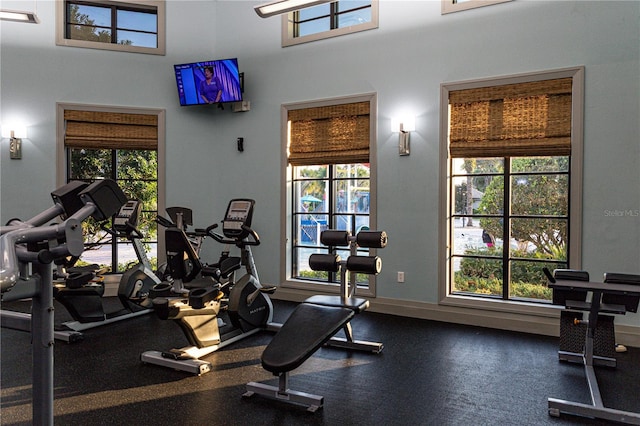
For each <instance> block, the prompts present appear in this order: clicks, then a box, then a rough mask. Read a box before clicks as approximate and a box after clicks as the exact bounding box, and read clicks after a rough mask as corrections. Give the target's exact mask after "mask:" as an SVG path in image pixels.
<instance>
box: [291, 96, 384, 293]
mask: <svg viewBox="0 0 640 426" xmlns="http://www.w3.org/2000/svg"><path fill="white" fill-rule="evenodd" d="M356 102H369V105H370V109H369V135H370V142H369V164H370V167H371V168H370V173H369V188H370V192H369V194H370V195H369V196H370V199H369V226H370V228H371V229H377V228H376V226H377V223H378V220H377V215H378V214H377V210H378V208H377V207H378V194H377V192H378V191H377V179H376V178H377V169H378V168H377V154H376V146H377V128H378V124H377V117H378V101H377V95H376V94H375V93H367V94H363V95H354V96H345V97H340V98H331V99H322V100H316V101H308V102H296V103H289V104H283V105H282V107H281V108H280V135H281V149H280V151H281V164H282V170H283V172H284V173H283V177H282V184H281V188H280V206H281V207H280V208H281V211H282V212H284V214H281V215H280V217H281V220H280V229H281V230H282V231H283V232H281V234H284V235H285V238H282V239H281V242H280V259H281V261H280V282H281V283H282V284H281V285H282V287H284V288H291V289H296V290H302V291H305V292H307V291H308V292H311V293H313V294H318V293H335V294H338V293H339V292H340V285H339V284H315V283H313V282H310V281H304V280H297V279H295V278H292V277H291V262H292V257H293V256H292V253H291V244H289V242H290V241H291V239H292V237H293V236H292V235H291V228H292V223H291V221H292V215H291V211H290V210H289V206H291V203H292V200H291V193H292V190H291V187H292V166H290V165H289V161H288V158H287V145H288V140H289V132H288V128H289V126H288V120H287V118H288V112H289V111H290V110H295V109H303V108H314V107H324V106H331V105H338V104H346V103H356ZM371 253H372V255H375V250H372V251H371ZM358 295H359V296H367V297H375V296H376V277H375V275H371V276H370V277H369V287H368V289H367V290H362V289H361V288H358Z"/></svg>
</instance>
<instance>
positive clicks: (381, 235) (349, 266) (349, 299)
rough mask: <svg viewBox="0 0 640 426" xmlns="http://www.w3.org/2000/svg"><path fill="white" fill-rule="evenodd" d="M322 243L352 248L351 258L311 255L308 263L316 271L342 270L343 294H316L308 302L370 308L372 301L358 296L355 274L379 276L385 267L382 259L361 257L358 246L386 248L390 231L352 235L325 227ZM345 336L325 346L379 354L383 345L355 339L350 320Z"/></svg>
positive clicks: (358, 311)
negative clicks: (387, 232)
mask: <svg viewBox="0 0 640 426" xmlns="http://www.w3.org/2000/svg"><path fill="white" fill-rule="evenodd" d="M320 241H321V242H322V244H324V245H326V246H329V247H349V257H348V258H347V259H346V260H342V259H341V258H340V256H338V255H332V254H312V255H311V256H310V257H309V266H310V267H311V269H313V270H317V271H327V272H338V271H339V272H340V295H339V296H325V295H316V296H312V297H310V298H308V299H307V300H305V302H308V303H313V304H317V305H325V306H344V307H348V308H350V309H353V310H354V311H355V312H356V313H360V312H363V311H365V310H366V309H367V308H368V307H369V300H367V299H364V298H360V297H356V289H357V282H356V275H357V274H358V273H364V274H372V275H377V274H378V273H380V271H381V270H382V260H381V259H380V258H379V257H378V256H358V255H357V253H358V247H368V248H384V247H385V246H386V245H387V234H386V232H384V231H360V232H359V233H358V234H357V235H355V236H352V235H351V234H350V233H349V232H347V231H336V230H326V231H323V232H322V234H321V235H320ZM343 330H344V334H345V337H344V338H342V337H335V336H334V337H332V338H331V339H330V340H329V341H328V342H327V343H326V346H331V347H337V348H343V349H352V350H359V351H365V352H373V353H380V352H382V349H383V348H384V345H383V344H382V343H379V342H369V341H364V340H355V339H354V338H353V329H352V326H351V322H348V323H347V324H346V325H345V326H344V328H343Z"/></svg>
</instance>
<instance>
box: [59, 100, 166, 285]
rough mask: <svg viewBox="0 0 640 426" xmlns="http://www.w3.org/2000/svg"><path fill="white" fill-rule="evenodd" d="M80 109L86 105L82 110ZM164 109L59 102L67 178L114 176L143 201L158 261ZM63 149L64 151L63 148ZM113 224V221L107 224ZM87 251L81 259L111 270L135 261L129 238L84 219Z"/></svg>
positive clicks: (144, 225) (151, 252)
mask: <svg viewBox="0 0 640 426" xmlns="http://www.w3.org/2000/svg"><path fill="white" fill-rule="evenodd" d="M81 108H82V109H81ZM163 117H164V113H163V112H162V111H158V110H136V109H119V110H117V111H113V110H108V109H102V108H93V109H91V108H87V107H79V106H77V105H68V106H67V105H59V110H58V120H59V122H60V124H61V127H60V128H61V129H62V133H61V134H59V142H58V150H59V157H63V158H64V160H65V161H63V164H66V167H65V171H64V176H63V177H62V176H61V177H62V178H63V181H64V182H69V181H71V180H81V181H85V182H88V183H90V182H93V181H95V180H97V179H104V178H109V179H113V180H114V181H116V182H117V183H118V185H119V186H120V187H121V188H122V189H123V191H124V193H125V194H126V195H127V197H128V198H129V199H138V200H141V201H142V217H141V219H140V225H139V226H138V228H139V231H140V232H141V233H142V235H143V236H144V238H143V242H144V245H145V249H146V250H147V257H149V259H151V260H152V262H157V257H158V256H157V253H158V247H157V244H158V238H157V236H158V235H157V226H156V221H155V218H156V216H157V212H158V208H159V207H158V206H159V204H163V203H160V202H159V201H161V200H160V194H161V193H162V192H163V188H162V187H161V186H162V182H163V179H161V177H160V176H159V175H158V171H159V170H163V169H164V167H159V166H160V164H159V163H160V160H162V159H163V155H160V154H161V152H163V151H161V150H160V149H159V148H160V146H162V145H163V144H162V145H161V144H160V143H159V141H161V140H162V139H163V138H162V137H161V136H160V133H161V129H163V128H164V127H163V126H164V123H163V121H162V120H163ZM60 151H62V152H60ZM106 225H107V226H110V225H111V223H110V222H109V223H108V224H106ZM83 232H84V238H85V252H84V253H83V254H82V256H81V261H83V262H86V263H90V264H93V263H95V264H99V265H101V266H104V267H106V268H107V269H108V270H109V271H110V272H112V273H121V272H124V271H125V270H126V269H127V268H128V267H129V266H130V264H131V263H132V262H137V257H136V253H135V251H134V249H133V245H132V244H131V241H129V240H127V239H126V238H113V236H112V235H111V234H109V233H108V232H106V231H105V230H104V229H103V228H102V227H101V224H99V223H95V222H93V221H92V220H88V221H85V222H83Z"/></svg>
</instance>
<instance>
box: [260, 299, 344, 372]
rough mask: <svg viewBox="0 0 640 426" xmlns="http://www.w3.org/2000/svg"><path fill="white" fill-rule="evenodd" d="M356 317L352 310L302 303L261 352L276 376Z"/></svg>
mask: <svg viewBox="0 0 640 426" xmlns="http://www.w3.org/2000/svg"><path fill="white" fill-rule="evenodd" d="M354 316H355V312H354V310H353V309H349V308H344V307H337V306H323V305H316V304H312V303H301V304H300V305H298V306H297V307H296V309H295V310H294V311H293V313H292V314H291V316H290V317H289V319H288V320H287V321H286V322H285V323H284V324H283V325H282V328H281V329H280V330H279V331H278V333H277V334H276V335H275V336H274V338H273V340H272V341H271V342H270V343H269V345H268V346H267V347H266V349H265V350H264V352H263V353H262V358H261V362H262V366H263V367H264V369H265V370H267V371H270V372H272V373H273V374H275V375H279V374H280V373H285V372H288V371H291V370H294V369H296V368H298V367H299V366H300V365H302V363H303V362H305V361H306V360H307V359H308V358H309V357H310V356H311V355H313V354H314V353H315V352H316V351H317V350H318V349H319V348H320V347H321V346H322V345H324V344H325V343H326V342H327V341H328V340H329V339H331V337H333V336H334V335H335V334H336V333H337V332H338V331H340V329H341V328H342V327H343V326H344V325H345V324H346V323H347V322H349V321H350V320H351V318H353V317H354Z"/></svg>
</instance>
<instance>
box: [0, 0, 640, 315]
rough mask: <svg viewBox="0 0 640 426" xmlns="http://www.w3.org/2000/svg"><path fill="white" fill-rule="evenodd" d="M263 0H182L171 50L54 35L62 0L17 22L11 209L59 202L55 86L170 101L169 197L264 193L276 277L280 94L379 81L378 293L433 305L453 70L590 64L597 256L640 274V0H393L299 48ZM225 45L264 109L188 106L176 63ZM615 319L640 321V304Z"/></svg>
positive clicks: (586, 261)
mask: <svg viewBox="0 0 640 426" xmlns="http://www.w3.org/2000/svg"><path fill="white" fill-rule="evenodd" d="M255 4H258V2H244V1H241V2H238V1H217V2H202V1H173V0H171V1H167V54H166V56H155V55H132V54H127V53H119V52H106V51H98V50H91V49H76V48H66V47H60V46H55V43H54V34H55V33H54V9H55V8H54V4H53V2H49V1H45V2H42V1H40V2H38V15H39V16H40V18H41V21H42V22H41V23H40V24H38V25H26V24H15V23H8V22H2V24H0V31H1V33H0V36H1V37H2V38H1V43H2V45H1V49H0V55H1V57H0V58H1V61H2V62H1V64H2V75H1V78H2V81H1V89H2V93H1V107H2V110H1V111H0V113H1V117H0V118H1V120H2V122H3V123H5V122H6V120H7V119H10V118H11V116H13V115H21V116H23V117H25V118H27V119H28V120H29V123H28V124H29V129H28V130H29V139H28V140H26V141H25V143H24V145H25V146H24V148H23V159H22V160H19V161H18V160H9V154H8V149H7V148H6V144H7V141H3V142H2V146H1V147H0V148H2V149H1V150H0V151H1V152H0V160H1V161H2V167H1V169H2V170H1V171H0V202H1V203H0V218H1V219H2V222H3V223H4V222H6V221H7V220H8V219H9V218H11V217H14V216H21V217H26V216H29V215H30V214H33V213H35V212H38V211H41V210H43V209H44V208H46V206H48V205H49V203H50V200H49V192H50V190H51V189H52V188H53V187H55V184H56V182H55V168H56V165H55V164H54V159H55V131H56V129H55V103H56V102H77V103H87V104H100V105H116V106H133V107H151V108H164V109H166V111H167V114H166V140H167V144H166V155H167V166H166V167H167V168H166V177H167V194H166V197H167V205H179V204H183V205H188V206H190V207H192V208H193V209H194V211H195V215H196V223H197V224H198V225H203V226H204V225H208V224H210V223H212V222H214V221H218V220H220V219H221V216H222V214H223V213H224V209H225V208H226V204H227V202H228V200H229V199H230V198H231V197H252V198H255V199H256V200H257V205H256V215H255V219H254V225H255V227H256V229H257V230H258V231H259V233H260V236H261V237H262V240H263V245H261V246H260V247H257V248H256V249H255V251H254V254H255V257H256V263H257V266H258V270H259V272H260V278H261V279H262V281H264V282H267V283H273V284H277V283H278V282H279V280H280V277H279V268H280V266H279V265H280V262H281V259H280V250H279V247H280V239H281V235H282V230H281V229H280V216H281V214H283V211H282V209H281V204H280V195H281V194H280V184H281V179H282V170H281V163H280V158H281V151H280V150H281V145H280V144H281V138H280V107H281V105H282V104H283V103H289V102H298V101H307V100H315V99H323V98H331V97H339V96H345V95H351V94H362V93H376V94H377V99H378V131H377V141H378V144H377V147H376V155H377V162H378V227H379V228H380V229H385V230H386V231H387V232H388V234H389V236H390V245H389V247H388V248H387V249H386V250H385V252H384V257H383V259H384V268H383V272H382V274H381V275H380V277H379V279H378V297H379V298H380V299H385V300H388V301H391V303H394V304H396V305H399V306H401V305H402V304H403V303H411V304H414V305H415V304H421V305H423V306H425V307H427V308H428V307H429V306H435V304H436V303H437V301H438V282H437V278H438V274H437V273H438V271H437V256H438V253H439V252H438V245H437V244H438V213H437V203H438V185H439V179H440V177H439V175H438V157H439V155H440V153H439V147H438V144H439V142H438V141H439V133H438V129H439V119H440V117H439V111H438V103H439V87H440V84H441V83H442V82H450V81H461V80H467V79H478V78H484V77H492V76H501V75H510V74H517V73H525V72H532V71H538V70H547V69H557V68H566V67H572V66H578V65H584V66H585V127H584V134H585V141H584V151H585V161H584V185H583V187H584V194H583V203H584V206H583V207H584V213H583V226H584V241H583V266H584V267H585V268H586V269H588V270H589V271H590V272H591V274H592V276H594V277H598V276H600V275H601V274H602V273H603V272H605V271H619V272H629V273H640V271H639V270H638V269H637V268H638V264H639V263H640V262H638V261H639V260H640V259H639V255H638V253H640V217H637V216H633V214H632V213H633V212H634V211H637V210H638V209H640V185H638V184H639V183H640V172H639V170H640V148H639V146H638V138H637V135H638V134H640V128H639V125H638V121H639V120H638V117H639V116H640V106H639V102H640V101H639V99H638V93H639V92H640V87H639V86H640V82H639V81H638V75H640V63H639V59H638V55H639V49H638V43H637V41H638V39H639V37H640V24H639V17H640V3H638V2H625V1H620V2H598V1H593V2H585V1H565V2H555V1H549V2H545V1H528V0H518V1H513V2H509V3H504V4H500V5H496V6H491V7H485V8H480V9H477V10H472V11H467V12H460V13H454V14H450V15H444V16H443V15H440V5H439V2H437V1H389V0H382V1H381V2H380V27H379V28H378V29H376V30H371V31H366V32H363V33H359V34H354V35H351V36H344V37H337V38H333V39H328V40H324V41H319V42H314V43H307V44H303V45H299V46H293V47H288V48H282V47H280V20H279V18H270V19H260V18H258V17H257V15H256V14H255V13H254V12H253V9H252V6H253V5H255ZM3 7H6V8H12V9H20V8H21V7H23V6H22V5H21V2H11V1H7V2H3ZM225 57H238V59H239V63H240V67H241V70H242V71H243V72H244V73H245V77H246V82H245V86H246V87H245V89H246V90H245V95H246V97H247V99H249V100H250V101H251V111H249V112H247V113H237V114H236V113H231V112H230V111H219V110H217V109H216V108H180V107H179V106H178V101H177V94H176V91H175V85H174V80H173V73H172V65H173V64H175V63H181V62H191V61H194V60H200V59H209V58H225ZM80 64H82V65H80ZM403 110H408V111H411V112H413V113H414V114H415V115H416V125H417V130H416V132H414V133H413V134H412V136H411V138H412V146H411V148H412V151H411V155H410V156H409V157H399V156H398V154H397V135H396V134H392V133H391V131H390V119H391V118H392V117H393V116H394V115H396V114H398V113H399V112H401V111H403ZM237 137H243V138H244V139H245V151H244V152H243V153H240V152H238V151H237V150H236V145H235V141H236V138H237ZM24 182H30V183H33V184H30V185H24ZM616 212H623V216H616V214H617V213H616ZM624 212H631V214H628V215H625V213H624ZM213 252H214V250H213V249H212V250H211V253H213ZM205 253H209V252H207V251H205ZM396 271H404V272H405V277H406V282H405V283H403V284H398V283H396V282H395V273H396ZM405 301H406V302H405ZM617 321H619V322H620V323H624V324H629V325H634V326H637V327H640V315H627V316H625V317H622V318H620V319H619V320H617Z"/></svg>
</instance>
